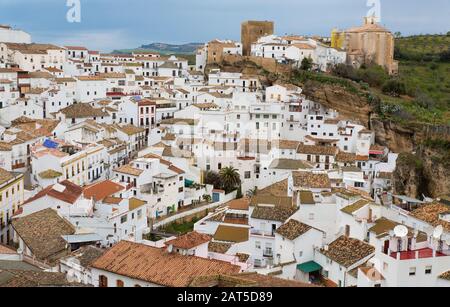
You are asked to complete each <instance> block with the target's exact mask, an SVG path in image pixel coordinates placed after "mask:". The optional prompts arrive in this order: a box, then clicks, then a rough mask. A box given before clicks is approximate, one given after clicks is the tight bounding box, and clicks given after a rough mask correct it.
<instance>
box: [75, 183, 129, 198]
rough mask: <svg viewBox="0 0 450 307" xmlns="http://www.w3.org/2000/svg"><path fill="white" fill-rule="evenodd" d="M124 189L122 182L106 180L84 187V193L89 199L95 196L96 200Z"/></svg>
mask: <svg viewBox="0 0 450 307" xmlns="http://www.w3.org/2000/svg"><path fill="white" fill-rule="evenodd" d="M123 190H125V187H123V186H121V185H120V184H118V183H115V182H112V181H111V180H105V181H102V182H99V183H95V184H92V185H90V186H88V187H86V188H84V191H83V194H84V197H85V198H87V199H91V198H94V200H95V201H101V200H104V199H105V198H106V197H108V196H112V195H114V194H116V193H118V192H120V191H123Z"/></svg>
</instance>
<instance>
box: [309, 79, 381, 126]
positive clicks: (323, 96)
mask: <svg viewBox="0 0 450 307" xmlns="http://www.w3.org/2000/svg"><path fill="white" fill-rule="evenodd" d="M303 92H304V94H305V95H306V97H308V99H310V100H312V101H316V102H319V103H321V104H322V105H324V106H326V107H328V108H330V109H334V110H338V111H339V113H340V114H341V115H342V116H343V117H345V118H350V119H353V120H355V121H357V122H359V123H361V124H363V125H366V126H368V125H369V121H370V115H371V114H372V112H373V110H372V107H371V106H370V104H369V102H368V100H367V99H365V98H363V97H361V96H359V95H357V94H355V93H350V92H349V91H347V90H346V89H345V88H343V87H341V86H333V85H327V84H321V83H318V82H307V83H306V84H305V85H304V87H303Z"/></svg>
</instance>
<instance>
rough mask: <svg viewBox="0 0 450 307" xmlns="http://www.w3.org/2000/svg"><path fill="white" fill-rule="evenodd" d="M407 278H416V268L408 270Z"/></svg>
mask: <svg viewBox="0 0 450 307" xmlns="http://www.w3.org/2000/svg"><path fill="white" fill-rule="evenodd" d="M409 276H416V268H415V267H413V268H409Z"/></svg>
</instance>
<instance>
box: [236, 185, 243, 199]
mask: <svg viewBox="0 0 450 307" xmlns="http://www.w3.org/2000/svg"><path fill="white" fill-rule="evenodd" d="M243 197H244V195H242V185H239V188H238V190H237V193H236V199H241V198H243Z"/></svg>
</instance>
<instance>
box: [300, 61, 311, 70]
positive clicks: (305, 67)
mask: <svg viewBox="0 0 450 307" xmlns="http://www.w3.org/2000/svg"><path fill="white" fill-rule="evenodd" d="M312 67H313V60H312V59H311V58H303V60H302V63H301V65H300V69H301V70H311V68H312Z"/></svg>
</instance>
